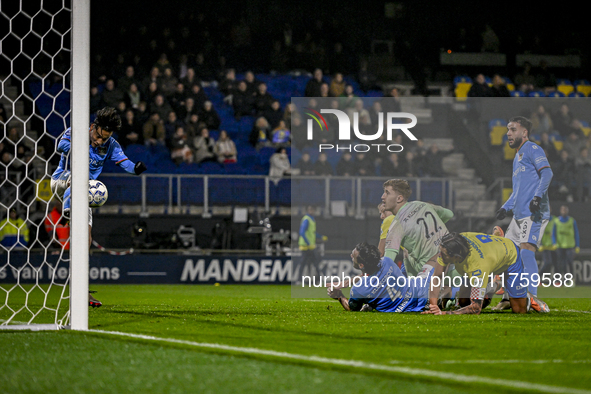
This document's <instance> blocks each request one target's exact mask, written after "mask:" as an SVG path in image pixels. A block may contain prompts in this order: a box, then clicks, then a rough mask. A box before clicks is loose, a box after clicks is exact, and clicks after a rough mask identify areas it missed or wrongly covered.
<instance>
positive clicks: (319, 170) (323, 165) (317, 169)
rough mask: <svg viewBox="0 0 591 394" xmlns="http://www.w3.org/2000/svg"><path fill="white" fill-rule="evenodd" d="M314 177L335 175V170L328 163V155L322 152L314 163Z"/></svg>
mask: <svg viewBox="0 0 591 394" xmlns="http://www.w3.org/2000/svg"><path fill="white" fill-rule="evenodd" d="M314 175H320V176H329V175H334V169H333V168H332V165H331V164H330V163H329V162H328V158H327V157H326V153H324V152H322V153H320V154H319V155H318V160H316V163H314Z"/></svg>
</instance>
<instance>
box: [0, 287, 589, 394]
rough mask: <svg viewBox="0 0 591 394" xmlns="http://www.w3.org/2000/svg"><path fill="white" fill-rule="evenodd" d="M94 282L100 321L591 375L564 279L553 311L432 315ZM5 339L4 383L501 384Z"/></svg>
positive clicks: (379, 355) (282, 295)
mask: <svg viewBox="0 0 591 394" xmlns="http://www.w3.org/2000/svg"><path fill="white" fill-rule="evenodd" d="M92 288H93V289H94V290H98V291H99V292H98V294H96V296H97V298H98V299H100V300H101V301H102V302H103V303H104V306H103V307H102V308H100V309H93V310H91V311H90V328H91V329H97V330H105V331H118V332H127V333H136V334H144V335H149V336H154V337H159V338H173V339H177V340H183V341H191V342H205V343H216V344H224V345H230V346H237V347H252V348H257V349H265V350H274V351H279V352H287V353H293V354H299V355H307V356H320V357H327V358H332V359H344V360H357V361H364V362H367V363H375V364H380V365H387V366H402V367H409V368H414V369H428V370H433V371H441V372H451V373H456V374H461V375H471V376H479V377H485V378H500V379H505V380H512V381H519V382H531V383H532V384H543V385H550V386H556V387H562V388H578V389H588V388H589V387H591V373H589V364H590V363H591V357H590V354H589V349H590V348H591V346H590V345H591V335H589V334H590V333H591V330H590V329H589V327H590V326H591V325H590V323H591V313H590V312H589V311H591V300H590V299H587V298H582V299H565V298H547V296H549V295H551V291H552V290H553V289H544V292H545V293H546V297H545V299H546V301H548V304H549V305H550V307H551V309H552V312H551V313H550V314H544V315H542V314H528V315H513V314H511V313H483V314H482V315H480V316H421V315H419V314H380V313H348V312H345V311H344V310H342V308H341V306H340V305H339V304H338V303H337V302H336V301H333V300H330V299H327V300H326V301H322V300H318V299H315V300H313V301H310V300H302V299H294V298H291V292H290V287H289V286H273V285H265V286H255V285H222V286H211V285H179V286H172V285H169V286H154V285H138V286H131V285H125V286H124V285H110V286H109V285H103V286H92ZM584 290H586V289H584ZM542 295H543V293H542ZM556 295H558V293H556ZM495 303H496V300H495V301H493V305H494V304H495ZM573 311H579V312H573ZM0 346H2V349H4V350H3V352H2V353H0V365H2V368H1V369H0V392H40V391H49V392H55V391H57V390H60V391H62V390H68V391H72V392H125V391H127V392H130V391H140V390H141V391H143V392H189V391H190V392H193V391H194V392H252V391H257V390H260V389H261V388H265V387H266V388H268V390H265V391H272V392H320V391H325V390H332V391H345V392H353V391H355V392H358V391H361V390H368V389H371V391H374V389H375V391H378V390H379V391H382V392H383V391H385V390H389V391H391V388H394V387H395V388H396V389H397V391H398V392H406V391H408V392H441V393H444V392H474V391H475V390H478V391H479V392H491V393H492V392H495V393H498V392H499V388H495V387H494V385H489V384H482V383H477V382H476V383H474V382H473V383H461V384H460V383H458V382H453V381H448V380H444V379H435V378H425V377H415V378H412V377H410V376H408V375H405V374H400V373H396V372H391V371H376V370H371V369H366V368H355V367H350V366H341V367H339V366H334V365H327V364H320V363H315V362H314V361H313V360H312V361H310V360H308V361H297V360H295V361H293V360H292V361H288V360H285V359H283V360H282V359H277V358H274V357H270V356H264V355H255V354H251V355H249V356H244V355H239V354H236V352H231V351H227V350H219V349H218V350H216V349H203V348H197V347H193V346H190V345H186V344H183V343H164V342H154V341H149V340H141V339H132V338H126V337H114V336H111V335H105V334H97V333H77V332H71V331H60V332H40V333H25V332H14V331H13V332H2V331H0ZM503 360H509V361H508V362H503ZM501 391H503V392H504V391H507V387H503V388H502V389H501ZM518 391H523V389H519V390H518ZM565 392H566V391H565Z"/></svg>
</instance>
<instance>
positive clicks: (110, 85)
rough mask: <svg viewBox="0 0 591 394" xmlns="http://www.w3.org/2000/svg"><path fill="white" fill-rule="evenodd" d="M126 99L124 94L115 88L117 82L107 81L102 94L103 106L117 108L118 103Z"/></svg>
mask: <svg viewBox="0 0 591 394" xmlns="http://www.w3.org/2000/svg"><path fill="white" fill-rule="evenodd" d="M124 98H125V96H124V95H123V92H122V91H121V90H119V89H117V88H116V87H115V81H113V79H107V82H106V83H105V89H104V90H103V94H102V102H103V104H102V105H103V106H108V107H113V108H115V107H116V106H117V103H119V101H121V100H123V99H124Z"/></svg>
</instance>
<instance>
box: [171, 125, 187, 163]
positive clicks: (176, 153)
mask: <svg viewBox="0 0 591 394" xmlns="http://www.w3.org/2000/svg"><path fill="white" fill-rule="evenodd" d="M189 144H190V142H189V137H188V136H187V133H185V129H184V127H183V126H178V127H177V128H176V130H175V132H174V135H173V136H172V139H171V141H170V158H171V159H172V161H174V162H175V164H176V165H179V164H181V163H193V151H192V150H191V148H190V147H189Z"/></svg>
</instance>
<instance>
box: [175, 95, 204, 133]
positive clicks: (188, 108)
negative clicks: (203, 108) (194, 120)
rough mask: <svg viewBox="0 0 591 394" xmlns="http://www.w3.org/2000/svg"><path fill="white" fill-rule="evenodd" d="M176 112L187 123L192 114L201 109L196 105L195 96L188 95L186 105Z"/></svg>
mask: <svg viewBox="0 0 591 394" xmlns="http://www.w3.org/2000/svg"><path fill="white" fill-rule="evenodd" d="M175 112H176V113H177V115H178V117H179V119H181V120H182V121H183V122H184V123H185V124H186V123H188V122H189V119H190V118H191V115H193V114H196V113H198V112H199V111H198V109H197V107H195V100H193V97H187V98H186V99H185V102H184V105H181V106H180V107H179V108H178V109H177V110H176V111H175ZM185 131H187V130H185Z"/></svg>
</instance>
